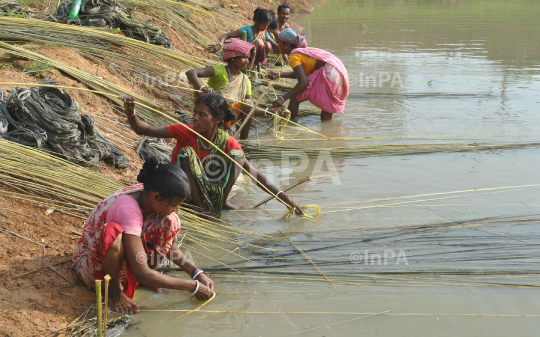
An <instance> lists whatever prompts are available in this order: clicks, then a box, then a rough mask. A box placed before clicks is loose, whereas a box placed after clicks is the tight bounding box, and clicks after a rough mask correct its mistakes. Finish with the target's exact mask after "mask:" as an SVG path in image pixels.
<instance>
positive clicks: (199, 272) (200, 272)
mask: <svg viewBox="0 0 540 337" xmlns="http://www.w3.org/2000/svg"><path fill="white" fill-rule="evenodd" d="M202 273H204V270H202V269H199V270H197V271H196V272H195V273H193V277H192V279H193V280H195V279H196V278H197V277H199V276H200V275H201V274H202Z"/></svg>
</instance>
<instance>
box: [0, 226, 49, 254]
mask: <svg viewBox="0 0 540 337" xmlns="http://www.w3.org/2000/svg"><path fill="white" fill-rule="evenodd" d="M0 231H2V232H5V233H7V234H10V235H15V236H16V237H19V238H21V239H25V240H27V241H30V242H32V243H35V244H36V245H40V246H41V247H43V257H45V245H44V244H41V243H39V242H36V241H34V240H32V239H29V238H27V237H25V236H22V235H21V234H17V233H15V232H12V231H10V230H7V229H5V228H0Z"/></svg>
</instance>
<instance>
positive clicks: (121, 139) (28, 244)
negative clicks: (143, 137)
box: [0, 0, 313, 336]
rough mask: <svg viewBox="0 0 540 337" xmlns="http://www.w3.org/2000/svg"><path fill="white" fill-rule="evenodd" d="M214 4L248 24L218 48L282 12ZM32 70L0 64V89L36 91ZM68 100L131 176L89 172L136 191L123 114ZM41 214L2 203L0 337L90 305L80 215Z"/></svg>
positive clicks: (94, 65) (103, 72)
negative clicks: (267, 14)
mask: <svg viewBox="0 0 540 337" xmlns="http://www.w3.org/2000/svg"><path fill="white" fill-rule="evenodd" d="M211 2H212V3H214V4H217V5H220V6H223V7H225V8H230V9H232V10H235V11H236V12H237V13H238V14H239V15H240V16H241V17H245V18H246V20H244V22H231V23H230V25H229V26H223V27H220V28H219V29H214V30H213V31H212V33H213V36H214V38H215V40H216V41H217V39H218V38H219V36H221V35H222V34H223V33H224V32H226V31H231V30H233V29H237V28H238V27H239V26H240V25H246V24H250V23H251V17H252V15H253V11H254V10H255V8H257V7H259V6H261V7H265V8H268V7H275V8H273V9H274V11H275V10H277V6H278V4H280V3H278V2H277V1H276V2H273V1H249V2H248V1H230V0H224V1H219V0H212V1H211ZM289 4H290V6H291V7H292V8H293V10H294V11H296V12H300V13H308V12H310V11H311V10H312V9H313V8H312V6H311V4H310V3H309V1H307V0H299V1H289ZM194 20H200V18H194ZM239 21H241V20H239ZM296 27H298V26H296ZM168 30H170V29H169V28H165V31H166V32H168ZM168 35H169V36H171V38H172V41H173V45H174V47H175V49H176V50H177V51H180V52H185V53H192V54H193V50H194V49H193V48H186V43H184V42H183V41H181V39H179V38H177V37H176V36H175V34H172V33H171V34H168ZM24 47H25V48H27V49H32V50H33V51H35V52H38V53H40V54H42V55H46V56H47V57H50V58H53V59H55V60H58V61H61V62H63V63H65V64H67V65H69V66H72V67H75V68H78V69H81V70H84V71H86V72H88V73H91V74H94V75H96V76H99V77H102V78H103V79H105V80H107V81H109V82H111V83H113V84H116V85H119V86H121V87H123V88H126V89H129V90H131V91H134V92H137V93H139V94H142V95H143V96H145V97H147V98H150V99H153V100H155V101H157V102H159V103H160V104H162V105H163V106H165V107H168V108H170V109H176V108H178V107H179V105H178V103H176V102H173V101H172V100H170V99H169V98H168V97H166V96H165V95H163V94H162V92H161V91H158V90H154V88H152V87H149V86H144V85H143V86H135V85H134V84H132V83H130V82H129V81H126V79H125V77H126V76H119V75H122V74H118V73H113V72H111V71H110V70H108V69H107V67H106V66H107V65H106V64H103V63H101V62H99V61H96V60H93V59H92V60H89V59H87V58H84V57H83V56H82V55H81V54H79V53H78V52H76V51H74V50H71V49H69V48H64V47H58V46H54V47H50V46H47V45H45V46H44V45H39V44H25V45H24ZM198 53H199V54H200V55H197V56H202V57H206V58H209V59H216V60H217V58H215V56H214V55H210V54H207V53H206V51H204V50H199V51H198ZM3 56H5V55H1V54H0V58H1V57H3ZM35 66H36V64H35V63H34V62H32V61H27V60H23V59H11V58H3V59H0V89H12V88H13V86H9V85H2V83H8V82H17V83H37V81H39V80H40V79H41V78H42V77H43V76H45V73H44V74H41V75H39V76H37V77H35V73H30V74H21V73H22V72H24V71H28V69H33V68H34V67H35ZM49 75H50V76H51V77H52V78H54V79H55V80H56V81H58V83H59V85H62V86H69V87H79V88H86V86H85V85H83V84H81V83H80V82H78V81H77V80H75V79H73V78H71V77H69V76H66V75H65V74H63V73H61V72H59V71H57V70H52V71H50V72H49ZM124 75H125V74H124ZM68 93H69V94H70V95H71V96H72V97H73V99H74V100H75V101H77V102H78V103H79V104H80V105H81V107H82V111H83V113H85V114H89V115H90V116H92V118H93V119H94V121H95V123H96V126H97V128H98V130H99V131H100V132H101V133H102V134H103V135H104V136H105V137H106V138H107V139H108V140H109V141H111V142H112V143H113V144H115V145H116V146H117V147H118V148H120V149H121V150H122V151H123V152H124V154H125V155H126V156H127V157H128V159H129V160H130V161H131V163H132V165H131V166H130V168H128V169H125V170H117V169H114V168H111V167H110V166H108V165H107V164H104V163H101V164H100V165H99V166H98V167H93V168H92V169H95V170H98V171H99V172H100V173H102V174H105V175H107V176H111V177H113V178H115V179H118V180H121V181H123V182H125V183H126V184H130V183H133V182H134V181H135V180H136V175H137V173H138V170H139V168H140V167H141V166H142V161H141V159H140V158H139V156H138V155H137V154H136V153H135V151H134V148H135V145H136V144H137V142H138V141H139V140H140V137H139V136H137V135H136V134H134V133H133V132H132V131H131V130H130V129H129V128H128V127H127V126H126V123H125V118H124V116H123V115H122V113H121V111H120V107H118V106H116V105H114V104H112V103H111V102H110V101H108V100H107V99H105V98H104V97H102V96H98V95H95V94H91V93H85V92H80V91H68ZM0 190H2V191H10V189H9V187H6V186H4V185H1V184H0ZM46 211H47V209H46V208H44V207H40V206H38V205H36V204H32V203H29V202H25V201H20V200H18V199H14V198H6V197H0V228H1V229H2V231H0V247H1V248H0V336H29V335H33V334H47V333H50V334H51V335H53V332H54V329H57V328H60V327H63V326H65V325H66V324H68V323H69V322H71V321H72V320H73V319H75V318H76V317H77V316H78V315H79V314H80V313H81V312H82V309H77V308H78V307H85V306H88V305H90V304H91V303H93V299H92V298H93V295H92V293H91V292H90V291H88V290H86V289H85V287H84V285H83V284H82V283H81V282H80V281H79V280H78V279H77V276H76V274H75V272H74V271H73V270H72V269H71V267H72V264H71V262H70V259H71V253H72V249H73V245H74V243H75V242H76V240H77V239H78V237H79V236H78V235H77V234H74V233H73V231H75V232H81V231H82V227H83V224H84V219H83V218H84V215H81V216H82V218H78V217H73V216H68V215H63V214H60V213H57V212H53V213H52V214H49V215H46V214H45V212H46ZM18 235H20V236H22V237H24V238H21V237H20V236H18ZM29 240H31V241H29ZM44 249H45V251H44ZM33 256H35V257H37V258H39V259H42V260H43V261H44V262H45V263H47V264H49V265H54V268H55V269H56V270H57V271H58V272H59V273H60V274H62V275H63V276H64V277H66V278H67V279H68V280H69V281H70V282H72V283H74V284H76V285H77V286H78V287H79V288H81V289H82V290H83V291H84V292H85V294H82V293H81V292H80V291H79V290H77V289H76V288H75V287H72V286H71V285H70V284H68V282H67V281H65V280H63V279H62V278H61V277H59V276H58V275H57V274H55V273H54V272H53V271H51V270H49V269H48V268H43V265H42V264H41V262H39V261H38V260H36V259H35V258H34V257H33Z"/></svg>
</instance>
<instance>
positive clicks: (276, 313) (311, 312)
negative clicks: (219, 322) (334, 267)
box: [140, 309, 540, 317]
mask: <svg viewBox="0 0 540 337" xmlns="http://www.w3.org/2000/svg"><path fill="white" fill-rule="evenodd" d="M190 311H192V310H186V309H143V310H140V312H190ZM197 312H201V313H203V312H204V313H221V314H272V315H373V314H375V313H373V312H346V311H345V312H339V311H338V312H333V311H244V310H197ZM385 315H388V316H463V317H478V316H480V317H540V314H539V315H520V314H513V315H512V314H508V315H506V314H432V313H431V314H428V313H416V312H412V313H397V312H396V313H387V314H385Z"/></svg>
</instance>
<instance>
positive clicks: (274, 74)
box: [268, 71, 279, 80]
mask: <svg viewBox="0 0 540 337" xmlns="http://www.w3.org/2000/svg"><path fill="white" fill-rule="evenodd" d="M268 78H269V79H271V80H275V79H276V78H279V72H277V71H271V72H270V73H269V74H268Z"/></svg>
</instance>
